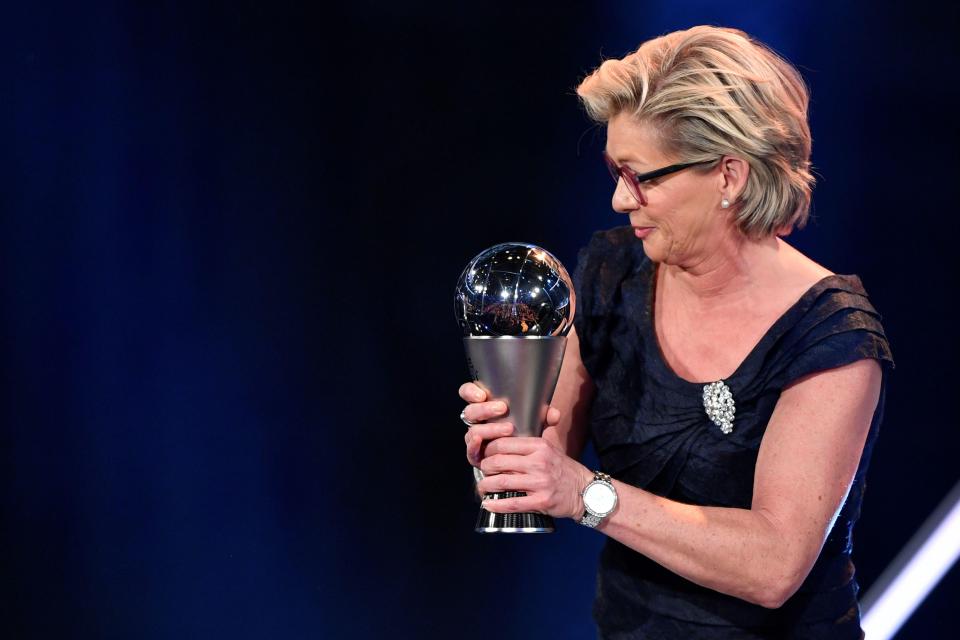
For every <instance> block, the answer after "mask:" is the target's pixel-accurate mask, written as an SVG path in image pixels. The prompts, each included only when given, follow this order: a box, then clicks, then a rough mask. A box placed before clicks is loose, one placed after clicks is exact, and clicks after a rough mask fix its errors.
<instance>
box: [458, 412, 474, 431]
mask: <svg viewBox="0 0 960 640" xmlns="http://www.w3.org/2000/svg"><path fill="white" fill-rule="evenodd" d="M460 420H462V421H463V424H465V425H467V429H469V428H470V427H472V426H473V423H472V422H470V421H469V420H467V414H466V412H464V411H461V412H460Z"/></svg>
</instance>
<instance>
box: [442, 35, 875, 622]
mask: <svg viewBox="0 0 960 640" xmlns="http://www.w3.org/2000/svg"><path fill="white" fill-rule="evenodd" d="M577 93H578V95H579V96H580V98H581V100H582V101H583V103H584V105H585V107H586V110H587V112H588V113H589V115H590V116H591V117H592V118H594V119H595V120H596V121H598V122H602V123H605V124H606V126H607V145H606V153H605V159H606V162H607V164H608V167H609V168H610V170H611V172H612V174H613V176H614V179H615V180H616V189H615V192H614V195H613V208H614V209H615V210H616V211H618V212H620V213H623V214H626V215H628V216H629V221H630V226H629V227H626V226H624V227H620V228H616V229H613V230H610V231H602V232H598V233H597V234H595V235H594V237H593V238H592V240H591V242H590V243H589V245H588V246H587V247H586V248H585V249H583V250H582V251H581V253H580V255H579V261H578V265H577V269H576V274H575V276H574V282H575V285H576V289H577V296H578V301H577V315H576V318H575V327H574V330H573V331H571V333H570V335H569V342H568V343H567V350H566V355H565V359H564V363H563V367H562V370H561V374H560V380H559V383H558V385H557V390H556V393H555V395H554V398H553V401H552V406H551V409H550V410H549V412H548V415H547V428H546V429H545V431H544V434H543V437H542V438H520V437H510V438H504V437H503V436H507V435H510V433H511V431H512V427H511V425H510V424H509V418H502V416H503V415H504V413H505V409H506V407H505V406H503V404H502V403H500V402H494V401H487V398H486V397H485V394H484V392H483V391H482V390H481V389H480V388H479V387H478V386H476V385H474V384H471V383H468V384H465V385H463V386H462V387H461V389H460V395H461V397H462V398H463V399H464V400H467V401H468V402H469V404H468V406H467V407H466V409H465V410H464V416H463V417H464V419H465V421H467V422H468V423H472V426H470V428H469V430H468V432H467V435H466V438H465V439H466V444H467V447H466V449H467V458H468V460H469V461H470V463H471V464H472V465H474V466H475V467H479V469H480V470H481V471H482V472H483V474H484V475H485V477H484V478H483V479H482V480H480V482H479V483H478V485H477V488H478V491H479V492H480V493H481V495H483V494H488V493H493V492H500V491H506V490H516V491H525V492H526V493H527V495H526V497H519V498H511V499H503V500H485V507H486V508H487V509H488V510H489V511H493V512H511V511H540V512H543V513H547V514H550V515H552V516H554V517H558V518H562V517H567V518H573V519H575V520H576V521H578V522H581V523H583V524H586V525H588V526H594V527H595V528H596V529H597V530H598V531H600V532H601V533H603V534H605V535H606V536H607V543H606V546H605V548H604V551H603V554H602V556H601V562H600V568H599V575H598V589H597V597H596V601H595V604H594V617H595V619H596V621H597V624H598V626H599V630H600V635H601V636H602V637H604V638H681V637H682V638H738V639H739V638H781V637H789V638H861V637H862V631H861V629H860V624H859V613H860V612H859V607H858V604H857V591H858V586H857V583H856V580H855V579H854V576H853V573H854V570H853V564H852V563H851V561H850V543H851V528H852V526H853V524H854V522H855V521H856V519H857V517H858V514H859V508H860V503H861V498H862V492H863V488H864V473H865V471H866V468H867V465H868V462H869V457H870V451H871V449H872V446H873V442H874V439H875V438H876V435H877V429H878V426H879V422H880V419H881V413H882V406H883V395H884V381H885V379H886V377H887V376H886V374H887V372H888V370H889V369H891V368H892V367H893V360H892V357H891V353H890V350H889V347H888V344H887V341H886V338H885V336H884V333H883V328H882V326H881V325H880V322H879V316H878V315H877V313H876V311H875V310H874V308H873V307H872V306H871V304H870V302H869V301H868V299H867V295H866V292H865V291H864V289H863V287H862V284H861V282H860V280H859V278H858V277H857V276H852V275H850V276H847V275H836V274H834V273H832V272H831V271H829V270H828V269H826V268H824V267H822V266H820V265H819V264H817V263H815V262H814V261H812V260H811V259H809V258H807V257H806V256H804V255H803V254H801V253H800V252H799V251H797V250H796V249H794V248H792V247H791V246H790V245H789V244H787V243H786V242H785V241H784V240H783V239H782V238H781V236H785V235H787V234H788V233H789V232H790V231H791V230H792V229H793V228H795V227H802V226H803V225H804V223H805V221H806V218H807V212H808V209H809V203H810V193H811V188H812V185H813V177H812V176H811V174H810V160H809V159H810V131H809V127H808V124H807V104H808V95H807V90H806V88H805V86H804V83H803V80H802V79H801V77H800V75H799V73H798V72H797V71H796V70H795V69H794V68H793V67H791V66H790V65H789V63H787V62H786V61H784V60H783V59H781V58H779V57H778V56H777V55H776V54H774V53H773V52H772V51H771V50H769V49H768V48H766V47H765V46H764V45H762V44H760V43H758V42H756V41H753V40H751V39H750V38H749V36H747V35H746V34H744V33H743V32H741V31H737V30H733V29H721V28H714V27H705V26H704V27H695V28H692V29H689V30H687V31H679V32H675V33H671V34H668V35H665V36H662V37H659V38H656V39H654V40H651V41H649V42H646V43H644V44H643V45H642V46H641V47H640V48H639V49H638V50H637V51H636V52H634V53H632V54H630V55H628V56H626V57H625V58H623V59H622V60H607V61H605V62H604V63H603V64H602V65H601V66H600V67H599V68H598V69H597V70H595V71H594V72H593V73H592V74H591V75H589V76H588V77H587V78H586V79H585V80H584V81H583V82H582V83H581V84H580V86H579V87H578V89H577ZM588 434H589V435H590V436H591V437H592V438H593V442H594V445H595V447H596V450H597V453H598V455H599V458H600V462H601V466H602V469H601V470H597V471H598V472H596V473H595V471H594V470H590V469H588V468H586V467H585V466H583V465H582V464H580V463H579V462H578V461H577V458H578V457H579V455H580V453H581V451H582V448H583V445H584V442H585V439H586V437H587V435H588ZM603 473H606V474H609V476H604V475H603ZM588 487H589V490H588V491H587V493H586V494H585V489H587V488H588ZM585 496H586V500H585ZM598 496H599V497H598ZM613 504H615V506H614V508H613V509H612V511H610V506H611V505H613ZM608 511H609V513H607V512H608Z"/></svg>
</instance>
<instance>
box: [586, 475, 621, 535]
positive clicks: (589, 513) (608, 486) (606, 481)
mask: <svg viewBox="0 0 960 640" xmlns="http://www.w3.org/2000/svg"><path fill="white" fill-rule="evenodd" d="M580 495H581V496H583V507H584V509H586V511H584V512H583V517H582V518H581V519H580V524H582V525H583V526H585V527H590V528H591V529H593V528H595V527H597V526H598V525H599V524H600V523H601V522H603V519H604V518H606V517H607V516H608V515H610V514H611V513H613V510H614V509H616V508H617V490H616V489H615V488H614V486H613V483H612V482H610V476H608V475H607V474H605V473H603V472H602V471H594V472H593V482H591V483H590V484H588V485H587V487H586V488H585V489H584V490H583V493H582V494H580Z"/></svg>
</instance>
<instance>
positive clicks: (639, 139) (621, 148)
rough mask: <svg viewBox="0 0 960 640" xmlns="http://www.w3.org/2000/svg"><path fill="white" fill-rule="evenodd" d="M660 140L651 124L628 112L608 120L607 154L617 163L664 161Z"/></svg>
mask: <svg viewBox="0 0 960 640" xmlns="http://www.w3.org/2000/svg"><path fill="white" fill-rule="evenodd" d="M659 143H660V140H659V136H657V134H656V131H655V130H654V129H653V127H651V126H650V125H648V124H646V123H642V122H637V121H636V120H635V119H633V118H631V117H630V116H628V115H626V114H622V113H621V114H617V115H615V116H614V117H613V118H611V119H610V120H609V121H608V122H607V147H606V151H607V155H609V156H610V157H611V158H613V159H614V161H616V162H617V163H623V162H631V163H634V164H638V165H643V166H653V165H656V164H657V163H662V160H663V153H662V152H661V151H660V144H659Z"/></svg>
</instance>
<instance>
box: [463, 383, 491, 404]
mask: <svg viewBox="0 0 960 640" xmlns="http://www.w3.org/2000/svg"><path fill="white" fill-rule="evenodd" d="M460 397H461V398H463V399H464V400H466V401H467V402H483V401H484V400H486V399H487V394H486V392H485V391H484V390H483V389H481V388H480V387H479V386H478V385H476V384H474V383H473V382H465V383H463V384H462V385H460Z"/></svg>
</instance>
